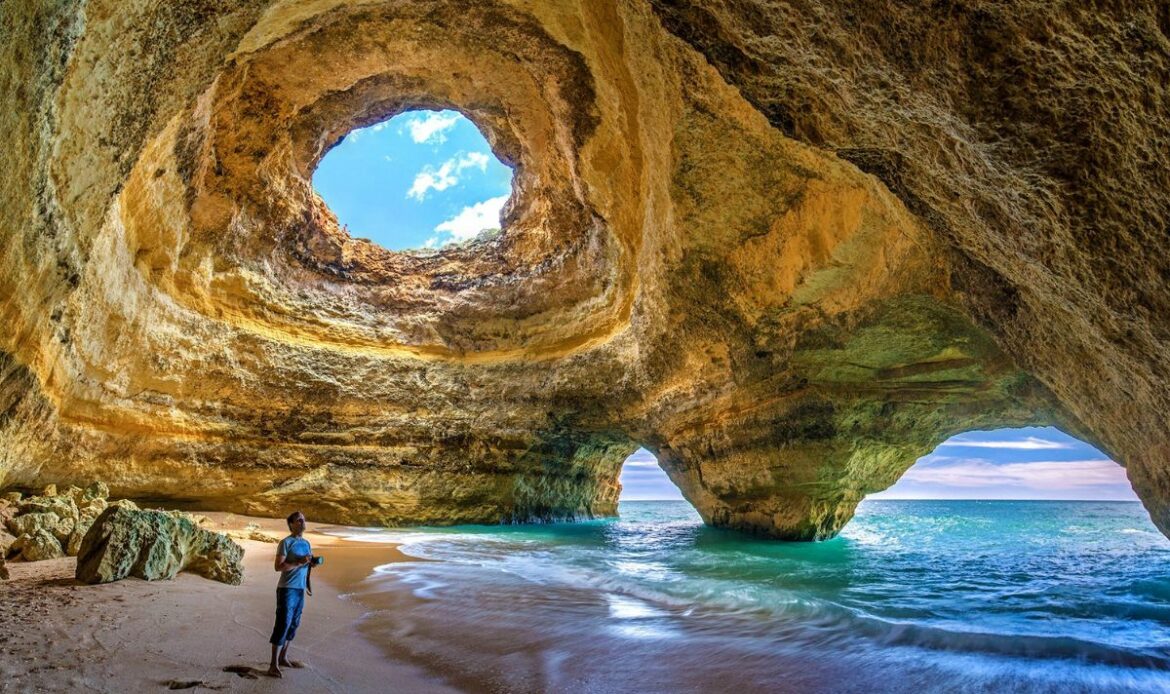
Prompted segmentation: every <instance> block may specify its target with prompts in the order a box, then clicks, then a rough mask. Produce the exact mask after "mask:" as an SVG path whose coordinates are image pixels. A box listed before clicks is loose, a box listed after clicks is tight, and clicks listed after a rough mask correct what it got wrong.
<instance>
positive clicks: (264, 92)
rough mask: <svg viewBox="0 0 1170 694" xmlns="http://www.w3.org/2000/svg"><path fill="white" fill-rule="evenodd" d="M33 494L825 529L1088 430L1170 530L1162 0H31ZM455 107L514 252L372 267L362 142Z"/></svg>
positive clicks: (6, 201)
mask: <svg viewBox="0 0 1170 694" xmlns="http://www.w3.org/2000/svg"><path fill="white" fill-rule="evenodd" d="M0 20H3V21H0V27H2V28H0V32H3V33H2V34H0V65H3V66H4V69H3V70H2V71H0V94H3V99H4V101H3V104H4V106H5V108H3V109H0V124H2V125H3V126H4V132H6V133H7V134H8V136H9V146H7V147H5V148H3V150H2V151H0V170H3V171H4V172H5V173H4V175H3V176H2V177H0V202H3V204H2V205H0V325H2V326H5V327H4V328H3V329H2V330H0V485H23V486H31V485H35V484H42V483H45V482H47V481H49V480H63V481H65V482H69V481H73V482H76V481H78V480H87V479H93V478H97V477H101V478H102V479H105V480H109V482H110V485H111V489H112V491H113V493H114V494H116V495H119V496H152V497H170V498H175V499H185V500H190V501H197V502H198V503H200V504H202V505H203V506H204V507H205V508H215V509H224V510H234V511H244V512H250V513H259V514H275V515H280V516H283V515H285V514H286V513H287V510H288V509H289V508H290V507H293V506H296V507H300V508H302V509H304V510H305V511H306V512H307V513H308V514H309V515H310V516H311V517H312V518H314V519H315V520H326V521H340V522H351V523H410V522H427V523H442V522H500V521H528V520H543V519H559V518H579V517H590V516H596V515H607V514H612V513H613V512H614V511H615V508H616V501H617V496H618V492H619V486H618V482H617V477H618V472H619V469H620V465H621V462H622V460H623V459H624V458H625V457H626V456H627V455H628V454H629V453H630V452H632V451H633V450H634V449H635V448H636V447H637V446H639V445H645V446H646V447H648V448H650V449H651V450H652V451H653V452H654V453H655V454H656V455H657V456H658V458H659V461H660V463H661V464H662V466H663V467H664V469H666V471H667V473H668V474H669V475H670V476H671V478H672V479H673V480H674V481H675V482H676V483H677V484H678V485H679V487H680V488H681V489H682V490H683V492H684V494H685V495H686V497H687V498H688V499H689V500H690V501H691V502H692V503H693V504H695V506H696V508H698V510H699V511H700V513H701V514H702V515H703V517H704V519H705V520H706V521H707V522H709V523H713V524H716V525H722V526H729V527H736V528H740V529H744V530H748V531H751V532H758V533H763V534H768V535H772V536H776V537H782V538H790V539H812V538H820V537H828V536H831V535H832V534H834V533H835V532H837V531H838V530H839V529H840V528H841V526H842V525H843V524H844V523H845V522H846V521H847V520H848V519H849V517H850V516H851V515H852V512H853V508H854V507H855V505H856V504H857V502H858V501H859V500H860V499H861V498H863V496H864V495H865V494H866V493H869V492H872V491H876V490H879V489H882V488H885V487H886V486H888V485H890V484H892V483H893V482H894V481H895V480H896V479H897V478H898V476H899V475H900V474H901V473H902V472H904V471H905V470H906V468H908V467H909V466H910V465H911V464H912V463H913V462H914V460H915V459H916V458H917V457H918V456H920V455H922V454H925V453H926V452H928V451H929V450H931V449H932V448H933V447H934V446H935V445H937V443H939V442H940V441H942V440H943V439H945V438H946V437H948V436H949V435H952V434H955V433H958V432H961V431H964V430H969V429H972V428H976V427H981V428H988V427H995V426H1004V425H1023V424H1056V425H1059V426H1061V427H1063V428H1064V429H1066V430H1067V431H1069V432H1070V433H1073V434H1076V435H1078V436H1082V437H1085V438H1088V439H1089V440H1091V441H1093V442H1094V443H1097V444H1099V445H1101V446H1103V447H1104V448H1105V449H1106V450H1107V451H1109V452H1110V453H1111V454H1112V455H1114V456H1115V457H1116V459H1117V460H1119V461H1120V462H1122V463H1123V464H1125V465H1126V466H1127V470H1128V472H1129V475H1130V479H1131V480H1132V481H1133V484H1134V488H1135V490H1136V491H1137V493H1138V494H1139V496H1140V497H1141V498H1142V500H1143V501H1144V503H1145V504H1146V507H1147V508H1148V509H1149V510H1150V512H1151V516H1152V517H1153V519H1154V521H1155V523H1157V524H1158V526H1159V527H1160V528H1162V529H1163V530H1167V529H1170V506H1168V504H1170V463H1168V462H1167V461H1170V431H1168V428H1167V425H1166V419H1165V417H1164V415H1163V413H1165V412H1166V411H1170V387H1168V386H1167V383H1168V382H1170V345H1168V344H1167V343H1168V341H1170V340H1168V336H1170V329H1168V326H1167V322H1166V320H1165V316H1166V315H1170V313H1168V310H1170V290H1168V287H1170V265H1168V263H1170V260H1167V259H1168V258H1170V254H1167V253H1166V252H1165V250H1166V248H1165V246H1166V243H1167V237H1168V234H1167V231H1168V229H1170V199H1168V198H1170V195H1168V193H1167V191H1168V190H1170V179H1168V178H1167V176H1168V175H1170V174H1168V172H1170V161H1167V159H1168V158H1170V146H1167V145H1168V142H1167V140H1166V138H1167V135H1166V133H1167V132H1170V105H1168V92H1167V84H1170V40H1168V39H1167V35H1168V34H1170V29H1168V27H1170V15H1168V14H1167V10H1166V8H1165V7H1164V6H1163V5H1161V4H1158V3H1154V2H1145V3H1143V2H1135V3H1123V4H1120V5H1117V6H1109V7H1106V8H1099V7H1098V8H1093V9H1091V10H1090V9H1085V8H1083V7H1082V6H1081V5H1080V4H1078V3H1057V4H1055V5H1053V4H1051V3H1010V4H1007V5H1003V4H991V3H984V2H976V1H973V2H970V3H958V4H956V3H939V4H935V5H931V6H929V7H919V6H917V5H914V6H906V7H903V6H901V5H896V4H892V3H888V2H879V1H877V0H874V1H872V2H870V1H868V0H867V1H866V2H861V3H854V2H849V1H847V0H840V2H835V1H825V0H821V1H819V2H798V1H795V0H794V1H791V2H781V1H779V0H776V1H772V0H744V1H742V2H735V3H714V2H704V3H697V2H688V1H686V0H642V1H635V0H629V1H620V2H619V1H614V2H593V1H589V2H585V1H581V2H571V1H566V2H556V3H551V2H549V3H523V2H503V1H498V2H497V1H488V2H477V3H472V4H468V3H464V2H455V1H453V0H423V1H420V2H409V3H406V2H378V1H372V2H362V3H344V2H318V3H303V2H292V1H287V2H248V3H243V2H237V3H233V2H228V3H222V4H219V5H216V6H215V8H211V7H210V6H205V5H184V6H180V7H170V6H166V7H163V6H158V5H157V4H150V3H143V2H135V1H133V0H131V1H130V2H121V1H119V2H112V0H96V1H95V0H91V1H90V2H87V3H84V4H82V3H78V2H61V3H35V2H29V1H24V0H10V1H9V2H6V3H4V4H3V5H2V6H0ZM420 107H448V108H456V109H459V110H461V111H462V112H464V113H465V114H466V115H468V116H469V117H470V118H471V119H472V120H474V121H475V122H476V123H477V124H478V125H479V127H480V128H481V129H482V130H483V131H484V133H485V135H486V137H487V139H488V141H489V142H490V143H491V144H492V146H493V148H494V150H495V153H496V154H497V156H499V157H500V158H501V160H503V161H505V162H507V163H509V164H510V165H512V166H513V167H514V168H515V176H514V182H515V183H514V186H515V190H514V194H513V196H512V199H511V201H510V202H509V204H508V206H507V207H506V208H505V212H504V219H503V222H504V232H503V233H502V234H501V235H499V236H498V237H496V238H495V239H491V240H488V241H484V242H482V243H479V244H472V245H470V246H467V247H462V248H458V249H449V250H445V251H440V252H435V253H431V254H402V253H392V252H390V251H386V250H384V249H381V248H379V247H376V246H373V245H372V244H370V243H368V242H365V241H361V240H355V239H352V238H350V237H349V236H348V235H347V234H346V233H345V231H344V230H343V229H341V228H340V227H339V226H338V224H337V220H336V219H335V217H334V216H333V214H332V213H331V212H330V211H329V210H328V208H327V206H326V205H325V204H324V203H323V202H322V201H321V200H320V199H319V198H318V197H317V195H316V194H315V193H314V191H313V189H312V187H311V185H310V183H309V177H310V175H311V172H312V169H313V167H314V166H315V164H316V162H317V161H319V160H320V158H321V156H322V155H323V154H324V153H325V152H326V151H327V150H328V148H329V147H331V146H332V145H333V144H335V143H336V142H337V141H338V140H339V138H340V137H341V136H342V135H344V134H345V133H346V132H348V131H349V130H351V129H353V128H356V127H360V126H364V125H369V124H371V123H374V122H377V121H379V120H382V119H385V118H388V117H390V116H393V115H395V114H397V113H399V112H401V111H403V110H407V109H411V108H420Z"/></svg>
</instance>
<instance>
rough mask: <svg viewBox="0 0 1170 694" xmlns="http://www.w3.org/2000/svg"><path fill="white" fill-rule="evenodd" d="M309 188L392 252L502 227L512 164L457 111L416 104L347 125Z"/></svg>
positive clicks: (350, 227)
mask: <svg viewBox="0 0 1170 694" xmlns="http://www.w3.org/2000/svg"><path fill="white" fill-rule="evenodd" d="M312 181H313V187H314V189H315V190H316V191H317V193H318V194H319V195H320V196H321V198H322V199H323V200H324V201H325V203H326V204H327V205H328V206H329V208H330V209H331V210H332V211H333V213H334V214H336V215H337V219H338V222H339V223H340V224H341V225H342V227H343V228H344V229H345V230H347V231H348V232H349V234H350V236H352V237H354V238H364V239H368V240H369V241H371V242H373V243H375V244H377V245H379V246H382V247H383V248H386V249H388V250H392V251H424V252H425V251H429V250H439V249H442V248H444V247H449V246H453V245H459V244H467V243H472V242H474V241H476V240H483V239H486V238H491V237H493V236H494V235H496V234H499V233H500V232H501V221H500V213H501V210H502V209H503V208H504V205H505V204H506V203H507V201H508V198H509V197H510V196H511V194H512V169H511V168H509V167H508V166H507V165H505V164H504V163H503V162H501V161H500V159H499V158H498V157H497V156H496V155H495V154H494V153H493V151H492V148H491V146H490V145H489V143H488V141H487V140H486V139H485V138H484V136H483V133H481V132H480V130H479V128H478V127H477V126H476V124H475V123H473V122H472V121H471V120H470V119H468V118H467V117H466V116H465V115H463V114H462V113H460V112H458V111H454V110H449V109H447V110H413V111H406V112H403V113H400V114H398V115H396V116H394V117H392V118H389V119H387V120H384V121H381V122H379V123H375V124H372V125H369V126H366V127H363V128H358V129H356V130H353V131H350V132H349V133H348V134H346V135H345V137H344V138H342V139H341V140H340V141H339V142H338V143H337V144H336V145H334V146H333V147H332V148H331V149H330V150H329V151H328V152H326V154H325V156H324V157H322V158H321V161H320V162H319V163H318V165H317V167H316V169H315V171H314V172H313V177H312Z"/></svg>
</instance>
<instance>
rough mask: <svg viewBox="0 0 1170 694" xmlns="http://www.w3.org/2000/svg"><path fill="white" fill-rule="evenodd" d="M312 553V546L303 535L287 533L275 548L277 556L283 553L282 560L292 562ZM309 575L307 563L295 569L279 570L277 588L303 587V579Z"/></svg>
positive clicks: (302, 588)
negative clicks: (297, 535)
mask: <svg viewBox="0 0 1170 694" xmlns="http://www.w3.org/2000/svg"><path fill="white" fill-rule="evenodd" d="M312 553H313V548H312V546H310V545H309V541H308V540H306V539H305V538H303V537H296V536H295V535H289V536H288V537H286V538H284V539H283V540H281V541H280V546H279V547H278V548H277V550H276V554H277V556H279V555H282V554H283V555H284V560H285V561H287V562H294V561H297V560H298V559H300V558H301V557H307V556H309V555H310V554H312ZM308 576H309V565H308V564H305V565H304V566H298V567H296V568H295V569H290V570H288V571H281V572H280V583H277V584H276V587H277V588H299V589H301V590H304V589H305V579H306V578H308Z"/></svg>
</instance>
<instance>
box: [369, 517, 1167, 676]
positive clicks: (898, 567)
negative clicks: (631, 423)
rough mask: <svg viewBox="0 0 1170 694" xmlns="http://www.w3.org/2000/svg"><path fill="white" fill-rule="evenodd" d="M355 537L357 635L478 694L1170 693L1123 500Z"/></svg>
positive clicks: (1154, 538) (1137, 521)
mask: <svg viewBox="0 0 1170 694" xmlns="http://www.w3.org/2000/svg"><path fill="white" fill-rule="evenodd" d="M620 510H621V514H622V517H621V518H620V519H614V520H607V521H595V522H589V523H579V524H552V525H529V526H507V527H457V528H445V529H425V530H411V531H385V530H370V531H368V533H367V534H366V535H365V536H366V537H369V538H370V539H373V538H388V539H393V540H396V541H399V542H403V543H404V546H403V547H402V549H403V550H404V551H405V552H406V553H407V554H409V555H411V556H413V557H417V558H419V559H420V560H427V561H418V562H408V563H400V564H389V565H386V566H383V567H379V568H378V569H377V571H376V572H375V574H374V575H373V576H371V577H370V578H369V579H367V580H366V581H365V582H364V583H363V584H362V586H361V587H360V590H359V591H358V592H357V593H356V594H355V595H354V596H353V597H354V598H355V599H357V600H359V601H361V602H362V603H364V604H366V605H368V606H369V607H370V609H371V613H370V615H369V616H368V617H367V619H366V620H365V622H364V624H363V627H362V628H363V630H364V631H365V633H366V634H367V635H369V636H370V637H371V638H372V639H374V640H375V641H377V642H379V643H381V644H383V645H384V646H385V647H386V648H387V649H388V650H389V651H391V652H393V653H394V654H395V655H397V656H399V657H407V658H410V659H412V660H414V661H416V662H418V663H420V664H422V665H424V666H427V667H431V668H433V669H434V670H435V671H437V672H443V673H445V674H446V676H447V677H448V679H449V680H450V681H451V682H452V683H454V684H456V685H457V686H462V687H464V688H467V689H470V690H476V691H517V692H521V691H580V692H624V691H631V692H632V691H641V692H647V691H663V692H684V691H735V690H742V691H745V692H746V691H784V692H841V691H864V692H886V691H889V692H906V691H913V690H917V691H920V692H933V691H940V692H941V691H947V692H954V691H962V692H968V691H969V692H984V691H988V692H992V691H994V692H1002V691H1012V692H1016V691H1019V692H1081V691H1084V692H1114V691H1116V692H1154V691H1166V692H1170V540H1167V539H1166V538H1165V537H1163V536H1162V535H1161V534H1160V533H1159V532H1158V531H1157V530H1156V529H1155V528H1154V527H1153V525H1152V524H1151V523H1150V521H1149V518H1148V517H1147V515H1146V513H1145V511H1144V509H1142V507H1141V506H1140V505H1139V504H1136V503H1124V502H1052V501H1044V502H1028V501H1025V502H1018V501H867V502H865V503H863V504H862V505H861V507H860V508H859V509H858V513H857V516H856V517H855V519H854V520H853V521H852V522H851V523H850V524H849V525H848V526H847V527H846V529H845V531H844V532H843V533H842V534H841V536H840V537H838V538H836V539H834V540H830V541H827V542H820V543H796V544H793V543H780V542H773V541H767V540H760V539H753V538H750V537H745V536H743V535H740V534H737V533H733V532H727V531H721V530H716V529H712V528H708V527H706V526H704V525H702V523H701V522H700V520H699V518H698V515H697V514H696V513H695V512H694V510H693V509H691V508H690V506H689V505H687V504H686V503H685V502H626V503H623V504H622V505H621V509H620Z"/></svg>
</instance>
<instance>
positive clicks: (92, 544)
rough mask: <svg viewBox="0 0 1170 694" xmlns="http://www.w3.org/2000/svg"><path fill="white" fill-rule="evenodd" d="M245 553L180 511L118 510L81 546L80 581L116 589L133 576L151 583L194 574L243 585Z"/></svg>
mask: <svg viewBox="0 0 1170 694" xmlns="http://www.w3.org/2000/svg"><path fill="white" fill-rule="evenodd" d="M243 560H244V549H243V548H242V547H240V546H239V545H237V544H236V543H234V542H232V541H231V540H230V539H229V538H228V537H227V536H226V535H223V534H221V533H213V532H210V531H208V530H202V529H200V528H199V527H198V526H197V525H196V524H195V522H194V521H193V520H192V519H191V517H190V516H189V515H187V514H184V513H178V512H175V511H171V512H167V511H140V510H131V509H127V508H124V507H122V506H120V505H117V504H115V505H112V506H111V507H110V508H109V509H107V510H106V511H105V512H103V513H102V514H101V515H100V516H98V518H97V520H96V521H94V523H93V526H92V527H91V528H90V529H89V532H87V533H86V534H85V538H84V539H82V541H81V551H80V552H79V553H78V555H77V580H79V581H82V582H84V583H110V582H112V581H119V580H121V579H123V578H126V577H127V576H134V577H136V578H141V579H144V580H147V581H157V580H160V579H168V578H174V577H175V574H177V573H179V572H180V571H191V572H193V573H197V574H199V575H200V576H204V577H205V578H210V579H212V580H214V581H220V582H223V583H230V584H233V585H239V583H240V581H241V580H243V576H244V574H243V571H244V567H243Z"/></svg>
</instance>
